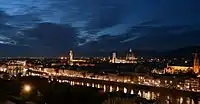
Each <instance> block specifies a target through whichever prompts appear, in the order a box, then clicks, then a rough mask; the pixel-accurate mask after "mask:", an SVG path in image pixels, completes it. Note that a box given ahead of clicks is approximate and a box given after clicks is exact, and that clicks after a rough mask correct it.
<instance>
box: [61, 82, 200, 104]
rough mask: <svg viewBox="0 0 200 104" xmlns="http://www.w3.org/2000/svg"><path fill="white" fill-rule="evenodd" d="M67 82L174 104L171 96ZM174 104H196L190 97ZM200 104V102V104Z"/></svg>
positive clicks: (180, 99)
mask: <svg viewBox="0 0 200 104" xmlns="http://www.w3.org/2000/svg"><path fill="white" fill-rule="evenodd" d="M63 82H67V83H69V84H70V85H72V86H74V85H82V86H88V87H89V86H90V87H96V88H103V89H104V92H114V91H123V92H124V93H129V94H137V95H139V96H141V97H143V98H146V99H147V100H154V99H157V98H158V99H160V100H161V102H162V103H164V104H171V103H172V99H173V98H172V97H171V96H160V93H156V92H152V91H143V90H138V91H137V90H134V89H128V88H126V87H123V88H120V87H119V86H114V85H105V84H104V85H101V84H96V83H83V82H75V81H63ZM173 103H174V104H194V101H193V99H191V98H190V97H177V98H176V99H175V101H174V100H173ZM198 104H200V102H199V103H198Z"/></svg>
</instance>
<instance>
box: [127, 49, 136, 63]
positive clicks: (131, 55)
mask: <svg viewBox="0 0 200 104" xmlns="http://www.w3.org/2000/svg"><path fill="white" fill-rule="evenodd" d="M135 59H136V58H135V55H134V53H133V52H132V50H131V49H130V50H129V52H128V53H127V54H126V60H130V61H132V60H135Z"/></svg>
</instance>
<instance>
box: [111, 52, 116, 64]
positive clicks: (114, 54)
mask: <svg viewBox="0 0 200 104" xmlns="http://www.w3.org/2000/svg"><path fill="white" fill-rule="evenodd" d="M112 63H116V52H113V56H112Z"/></svg>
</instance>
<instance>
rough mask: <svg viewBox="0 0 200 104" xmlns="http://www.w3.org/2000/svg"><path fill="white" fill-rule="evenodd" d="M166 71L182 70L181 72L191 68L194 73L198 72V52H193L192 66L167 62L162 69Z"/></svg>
mask: <svg viewBox="0 0 200 104" xmlns="http://www.w3.org/2000/svg"><path fill="white" fill-rule="evenodd" d="M164 70H165V72H166V73H171V74H173V73H175V72H178V71H183V72H187V71H189V70H193V72H195V73H199V59H198V54H197V53H195V54H194V64H193V67H192V66H191V67H188V66H169V65H168V64H167V68H165V69H164Z"/></svg>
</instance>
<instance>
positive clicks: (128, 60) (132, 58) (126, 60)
mask: <svg viewBox="0 0 200 104" xmlns="http://www.w3.org/2000/svg"><path fill="white" fill-rule="evenodd" d="M136 60H137V58H136V57H135V55H134V54H133V52H132V50H131V49H130V50H129V52H128V53H127V54H126V57H125V58H124V59H121V58H120V59H119V58H117V55H116V52H113V54H112V59H111V60H110V62H111V63H137V61H136Z"/></svg>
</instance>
